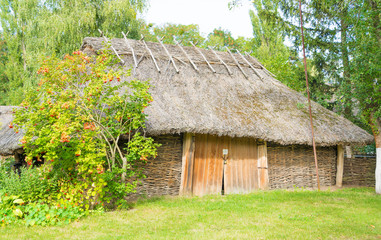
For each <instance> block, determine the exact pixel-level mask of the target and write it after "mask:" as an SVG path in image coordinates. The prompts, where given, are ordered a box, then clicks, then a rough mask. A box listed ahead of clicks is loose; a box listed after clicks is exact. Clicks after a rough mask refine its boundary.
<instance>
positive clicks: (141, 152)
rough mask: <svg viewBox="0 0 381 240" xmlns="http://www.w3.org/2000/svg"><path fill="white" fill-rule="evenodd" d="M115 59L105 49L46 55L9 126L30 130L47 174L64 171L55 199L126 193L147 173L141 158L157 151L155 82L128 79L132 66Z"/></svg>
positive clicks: (31, 149)
mask: <svg viewBox="0 0 381 240" xmlns="http://www.w3.org/2000/svg"><path fill="white" fill-rule="evenodd" d="M115 66H118V60H117V59H115V57H114V56H112V55H109V54H107V53H102V54H100V55H98V56H96V57H89V56H86V55H85V54H83V53H82V52H80V51H76V52H73V54H72V55H66V56H65V57H64V59H58V58H56V57H48V58H46V60H45V61H44V63H43V65H42V67H41V68H40V69H39V70H38V75H39V78H40V79H39V84H38V87H37V88H36V89H34V90H33V91H30V92H28V93H26V95H25V99H24V101H23V102H22V103H21V107H19V108H17V109H16V110H15V119H14V122H13V123H12V124H11V125H10V127H12V128H14V129H15V131H18V130H19V129H23V130H24V132H25V134H24V137H23V138H22V140H21V143H20V144H22V146H23V148H24V149H25V151H26V161H27V162H28V163H29V164H31V163H32V161H35V159H40V161H42V160H43V159H44V161H45V164H44V165H43V167H41V171H42V176H43V177H45V178H47V177H49V176H50V175H51V174H52V172H56V173H58V174H59V175H60V183H59V184H60V186H61V187H60V191H59V192H58V193H57V201H60V200H69V201H72V202H74V203H76V204H79V205H80V206H83V207H84V208H86V209H89V208H94V207H95V206H96V205H98V204H103V203H104V202H106V201H107V202H110V201H111V200H112V199H113V198H115V197H116V198H119V199H122V198H123V196H124V195H125V194H127V193H128V192H131V191H133V189H134V187H135V185H136V182H137V181H138V179H139V177H142V174H141V170H140V169H139V168H137V166H140V165H143V164H142V162H143V163H144V162H146V161H148V159H152V157H154V156H156V147H157V144H155V143H154V142H153V140H152V139H151V138H147V137H145V134H144V127H145V125H144V124H145V119H146V115H145V114H144V109H145V108H146V107H147V106H148V105H149V103H150V102H151V101H152V98H151V96H150V94H149V92H148V89H149V84H148V83H147V82H144V81H139V80H127V79H126V77H127V76H128V74H129V72H128V71H125V70H123V69H122V68H117V67H115ZM123 79H125V80H123ZM122 134H128V136H129V139H128V143H127V144H126V145H125V146H122V145H121V144H120V135H122ZM129 179H134V180H133V181H132V180H129Z"/></svg>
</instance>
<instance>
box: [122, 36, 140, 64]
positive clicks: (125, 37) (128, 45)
mask: <svg viewBox="0 0 381 240" xmlns="http://www.w3.org/2000/svg"><path fill="white" fill-rule="evenodd" d="M122 34H123V38H124V41H125V42H126V44H127V47H128V48H129V49H130V50H131V52H132V57H133V58H134V63H135V68H137V67H138V61H137V60H136V55H135V52H134V49H133V48H132V47H131V45H130V44H129V43H128V40H127V36H126V34H124V32H122Z"/></svg>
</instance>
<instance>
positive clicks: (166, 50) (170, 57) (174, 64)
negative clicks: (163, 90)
mask: <svg viewBox="0 0 381 240" xmlns="http://www.w3.org/2000/svg"><path fill="white" fill-rule="evenodd" d="M156 38H157V40H158V41H159V43H160V45H161V46H162V47H163V48H164V50H165V52H166V53H167V55H168V57H169V60H170V61H171V62H172V64H173V67H175V69H176V72H177V73H179V69H178V68H177V66H176V63H175V61H174V60H173V58H172V55H171V54H170V53H169V52H168V49H167V48H166V47H165V46H164V44H163V42H162V41H161V39H160V38H159V37H158V36H156Z"/></svg>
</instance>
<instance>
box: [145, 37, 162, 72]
mask: <svg viewBox="0 0 381 240" xmlns="http://www.w3.org/2000/svg"><path fill="white" fill-rule="evenodd" d="M140 41H142V42H143V44H144V47H145V48H146V49H147V51H148V52H149V54H150V55H151V57H152V60H153V62H154V64H155V67H156V69H157V71H158V72H159V73H160V68H159V66H158V65H157V63H156V60H155V57H154V56H153V54H152V52H151V49H149V48H148V46H147V44H146V42H145V41H144V36H143V35H142V38H141V40H140Z"/></svg>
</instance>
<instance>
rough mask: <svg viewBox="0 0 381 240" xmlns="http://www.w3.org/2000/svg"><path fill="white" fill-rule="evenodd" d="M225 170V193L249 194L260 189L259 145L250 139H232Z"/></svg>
mask: <svg viewBox="0 0 381 240" xmlns="http://www.w3.org/2000/svg"><path fill="white" fill-rule="evenodd" d="M224 167H225V169H224V192H225V193H226V194H230V193H249V192H252V191H254V190H256V189H258V188H259V185H258V179H259V178H258V151H257V143H256V141H255V140H254V139H250V138H231V139H230V149H229V155H228V160H227V162H226V164H225V166H224Z"/></svg>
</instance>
